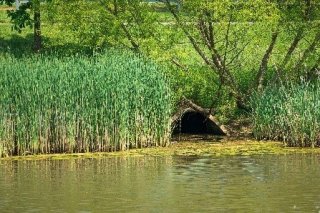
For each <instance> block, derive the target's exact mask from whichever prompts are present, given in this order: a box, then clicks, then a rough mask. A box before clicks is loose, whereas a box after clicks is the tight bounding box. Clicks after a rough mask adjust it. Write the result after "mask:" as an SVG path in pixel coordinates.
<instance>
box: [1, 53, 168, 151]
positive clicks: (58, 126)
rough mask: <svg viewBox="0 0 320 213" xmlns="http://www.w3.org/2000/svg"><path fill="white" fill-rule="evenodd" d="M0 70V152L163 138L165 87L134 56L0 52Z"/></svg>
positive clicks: (152, 68)
mask: <svg viewBox="0 0 320 213" xmlns="http://www.w3.org/2000/svg"><path fill="white" fill-rule="evenodd" d="M0 70H1V72H0V94H1V95H0V157H1V156H10V155H23V154H28V153H35V154H37V153H64V152H68V153H75V152H107V151H117V150H126V149H129V148H140V147H147V146H165V145H167V144H168V143H169V138H170V115H171V102H172V101H171V96H170V89H169V85H168V82H167V79H166V77H165V76H164V74H163V72H162V71H161V69H160V68H159V67H158V66H157V65H156V64H154V63H152V62H150V61H148V60H146V59H144V58H142V57H139V56H135V55H133V54H131V53H119V52H117V51H111V52H109V53H107V54H105V55H102V56H97V57H95V58H94V59H88V58H85V57H68V58H62V59H61V58H60V59H59V57H44V56H40V57H33V58H22V59H19V60H18V59H15V58H11V57H10V56H6V57H2V58H0Z"/></svg>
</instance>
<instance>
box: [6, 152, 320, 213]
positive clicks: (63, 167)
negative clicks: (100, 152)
mask: <svg viewBox="0 0 320 213" xmlns="http://www.w3.org/2000/svg"><path fill="white" fill-rule="evenodd" d="M319 180H320V156H319V155H265V156H250V157H240V156H238V157H218V158H195V157H189V158H181V157H127V158H105V159H72V160H44V161H19V162H18V161H11V162H0V212H83V213H86V212H271V211H275V212H319V211H320V185H319Z"/></svg>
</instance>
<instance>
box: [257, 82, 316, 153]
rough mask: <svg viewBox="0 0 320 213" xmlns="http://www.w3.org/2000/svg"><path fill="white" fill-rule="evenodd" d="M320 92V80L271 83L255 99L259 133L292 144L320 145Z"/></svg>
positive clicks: (263, 136) (258, 136) (260, 137)
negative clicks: (275, 85) (285, 83)
mask: <svg viewBox="0 0 320 213" xmlns="http://www.w3.org/2000/svg"><path fill="white" fill-rule="evenodd" d="M319 95H320V86H319V82H317V83H301V84H298V85H297V84H293V83H290V84H288V85H285V86H284V85H282V86H280V87H274V86H270V87H268V88H267V89H266V90H265V92H264V93H262V94H260V93H257V94H256V95H255V96H254V97H253V99H252V108H253V113H252V118H253V124H254V135H255V137H256V138H258V139H271V140H282V141H283V142H284V143H285V144H286V145H288V146H301V147H307V146H311V147H315V146H319V145H320V134H319V132H320V100H319Z"/></svg>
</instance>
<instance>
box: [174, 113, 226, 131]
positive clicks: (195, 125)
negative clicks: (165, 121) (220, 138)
mask: <svg viewBox="0 0 320 213" xmlns="http://www.w3.org/2000/svg"><path fill="white" fill-rule="evenodd" d="M179 133H184V134H210V135H225V133H224V132H222V131H221V129H220V128H219V127H218V126H217V125H216V124H215V123H214V122H212V121H211V120H209V119H207V118H206V117H204V116H203V115H202V114H200V113H198V112H192V111H191V112H186V113H185V114H183V115H182V117H181V121H180V124H179V125H177V126H176V127H175V128H174V130H173V135H175V134H179Z"/></svg>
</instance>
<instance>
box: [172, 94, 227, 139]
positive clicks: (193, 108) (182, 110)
mask: <svg viewBox="0 0 320 213" xmlns="http://www.w3.org/2000/svg"><path fill="white" fill-rule="evenodd" d="M188 112H197V113H199V114H201V115H202V116H203V117H205V118H206V119H207V120H209V121H210V122H212V123H214V125H215V126H216V127H217V128H218V129H219V132H221V133H222V134H224V135H229V131H228V130H227V129H226V128H225V126H224V125H221V124H220V122H219V121H218V119H217V118H216V117H215V116H213V115H212V114H211V113H210V110H207V109H204V108H202V107H200V106H199V105H197V104H195V103H194V102H192V101H191V100H189V99H187V98H185V97H183V99H182V101H181V104H180V107H179V109H178V111H177V113H176V114H174V115H173V117H172V127H173V128H175V127H176V126H177V125H178V124H179V121H180V119H181V118H182V116H183V115H184V114H186V113H188Z"/></svg>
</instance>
